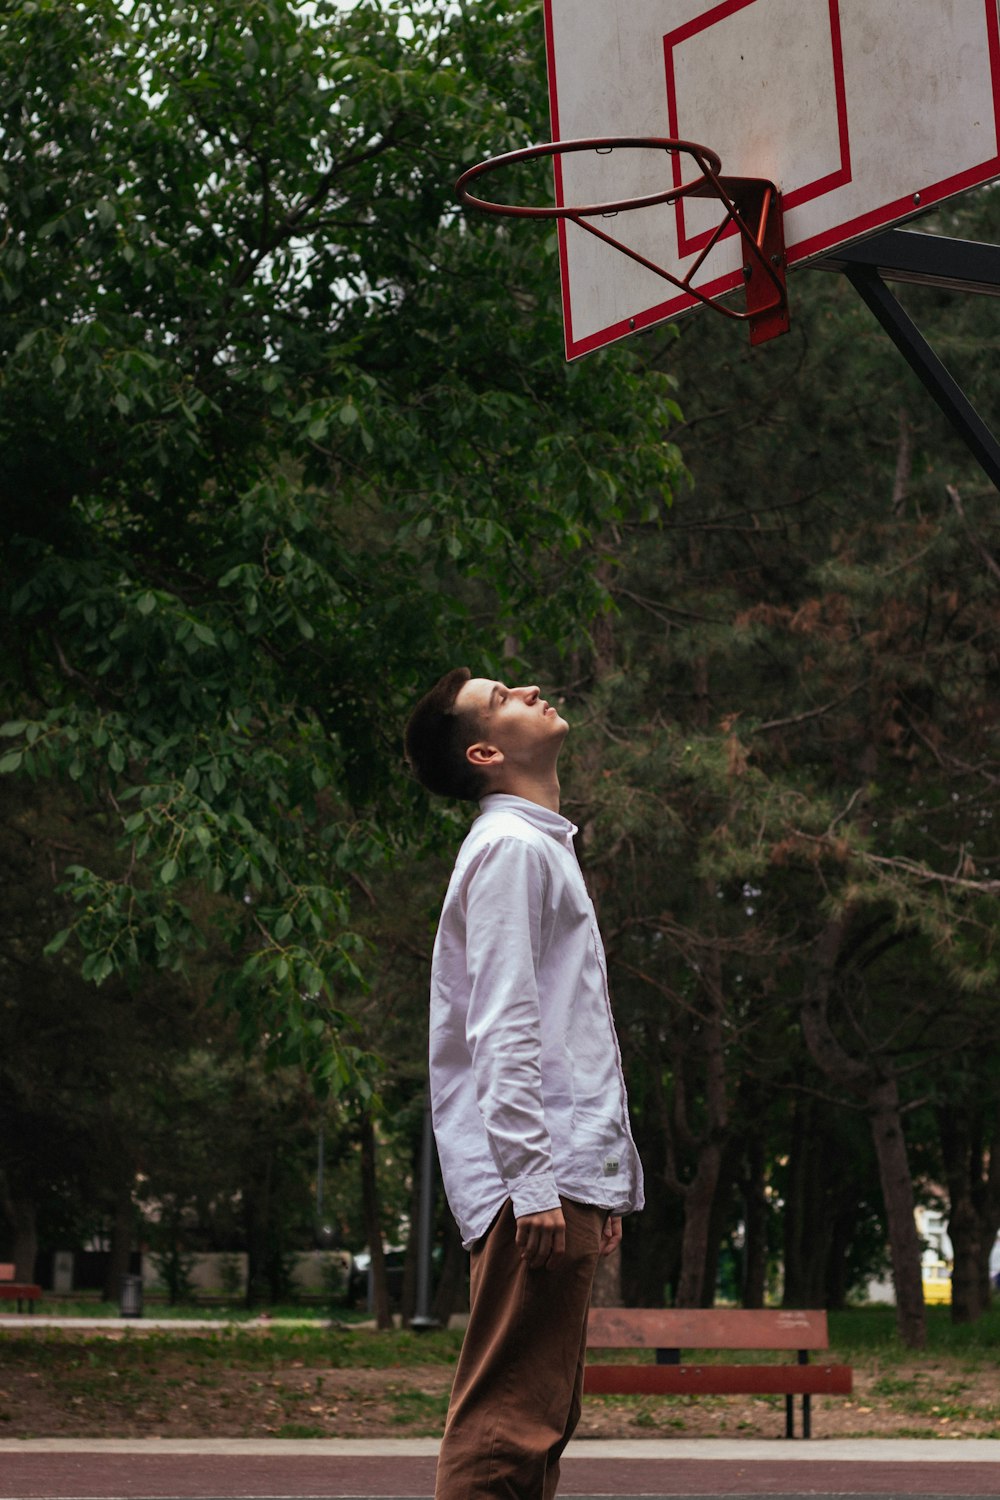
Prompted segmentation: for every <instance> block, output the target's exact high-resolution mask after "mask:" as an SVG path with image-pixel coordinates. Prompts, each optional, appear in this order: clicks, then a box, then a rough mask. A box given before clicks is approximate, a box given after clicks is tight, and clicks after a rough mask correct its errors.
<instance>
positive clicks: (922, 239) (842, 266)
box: [814, 229, 1000, 489]
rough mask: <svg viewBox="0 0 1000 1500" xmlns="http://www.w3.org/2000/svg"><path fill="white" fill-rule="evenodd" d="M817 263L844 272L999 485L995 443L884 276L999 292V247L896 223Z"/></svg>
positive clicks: (998, 446)
mask: <svg viewBox="0 0 1000 1500" xmlns="http://www.w3.org/2000/svg"><path fill="white" fill-rule="evenodd" d="M814 265H816V266H817V267H818V269H820V270H828V271H843V273H844V275H845V276H846V277H847V279H848V281H849V282H850V283H851V285H852V286H853V287H854V289H855V291H856V292H857V293H858V294H859V296H860V297H862V298H863V300H864V302H865V303H866V304H867V306H868V307H869V308H870V309H871V311H872V312H873V313H874V314H875V317H876V318H877V319H878V321H879V322H880V323H881V325H882V327H883V328H884V330H885V332H886V333H887V334H888V335H889V337H890V338H891V339H892V341H893V343H894V344H895V345H896V348H897V349H898V350H899V352H900V353H901V354H902V356H903V358H904V359H905V360H906V362H907V364H908V365H909V366H910V368H911V370H913V372H914V374H916V375H917V376H919V378H920V380H921V381H922V382H923V384H924V386H925V387H926V389H927V390H928V392H929V393H930V395H931V396H933V398H934V400H935V401H936V402H937V404H938V406H939V407H940V408H941V410H942V411H943V412H944V414H945V416H946V417H947V418H948V420H949V422H950V423H951V425H952V427H953V428H954V429H955V431H956V432H957V433H958V435H959V436H960V437H961V438H962V439H963V440H964V442H965V443H966V445H967V447H968V448H969V451H970V452H971V453H972V455H973V457H974V458H975V459H976V461H977V463H979V464H980V465H981V467H982V469H983V470H984V472H985V473H986V475H987V476H988V477H989V479H990V481H991V483H992V484H994V485H995V486H996V487H997V489H1000V442H998V441H997V439H996V437H995V435H994V434H993V432H992V431H991V430H990V428H989V427H988V426H987V425H986V423H985V422H984V421H983V419H982V417H981V416H980V415H979V413H978V412H977V411H976V409H975V407H974V406H973V405H972V402H971V401H970V400H969V398H968V396H967V395H966V394H965V392H964V391H963V390H962V388H961V386H960V385H959V384H958V382H957V381H956V380H955V379H954V377H953V376H952V375H951V374H950V373H949V371H948V370H947V368H946V367H945V365H944V364H943V363H942V361H941V360H940V359H939V358H938V356H937V355H936V354H935V352H934V350H933V349H932V348H931V346H930V344H929V343H928V342H927V340H926V339H925V338H924V336H923V334H922V333H921V332H920V329H919V328H918V327H917V325H916V324H915V323H914V321H913V319H912V318H911V317H910V315H909V313H907V312H906V310H905V309H904V308H903V307H902V306H901V305H900V303H899V302H898V301H897V299H896V298H895V297H894V296H893V294H892V292H891V291H890V290H889V288H888V287H887V286H886V284H885V282H884V281H883V279H882V278H883V276H885V277H888V278H889V279H890V280H894V281H909V282H916V283H919V284H921V285H924V286H945V287H951V288H954V289H955V290H963V291H974V292H984V293H987V294H990V295H994V296H998V295H1000V246H997V245H981V244H976V243H974V242H972V241H968V240H954V239H949V238H947V237H946V236H944V235H934V234H916V233H913V232H912V231H907V230H899V229H894V230H889V231H888V232H887V233H885V234H881V235H876V236H874V238H872V239H870V240H865V241H864V242H863V243H861V244H859V245H848V246H846V247H844V248H842V249H840V250H837V251H835V252H833V253H832V254H831V255H830V256H828V257H826V258H824V259H823V260H821V261H816V262H814Z"/></svg>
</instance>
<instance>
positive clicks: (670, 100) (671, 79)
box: [663, 0, 851, 257]
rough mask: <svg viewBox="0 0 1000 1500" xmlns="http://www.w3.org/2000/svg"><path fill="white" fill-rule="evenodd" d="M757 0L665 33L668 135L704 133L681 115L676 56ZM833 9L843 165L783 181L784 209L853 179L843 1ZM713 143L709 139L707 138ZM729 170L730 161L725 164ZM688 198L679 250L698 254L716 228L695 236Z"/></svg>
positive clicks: (736, 0)
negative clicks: (688, 221)
mask: <svg viewBox="0 0 1000 1500" xmlns="http://www.w3.org/2000/svg"><path fill="white" fill-rule="evenodd" d="M756 4H757V0H722V3H721V4H720V5H717V6H716V7H715V9H714V10H710V11H708V12H707V13H706V14H705V15H703V16H699V17H698V18H696V19H695V20H693V21H688V22H687V24H686V25H684V26H678V27H677V29H676V30H675V31H670V32H668V33H667V35H666V36H665V37H664V38H663V60H664V66H665V69H666V82H667V117H668V120H669V129H668V131H667V134H668V135H671V136H673V137H675V138H678V137H683V138H685V139H690V138H691V137H692V135H693V136H696V137H697V136H698V131H697V130H691V129H689V128H688V126H687V124H686V122H684V121H682V120H680V119H679V117H678V109H677V81H676V74H675V69H674V55H675V53H676V51H677V49H678V47H682V46H683V44H684V43H685V42H687V41H690V39H691V38H692V37H693V36H698V35H699V34H700V33H701V32H703V31H708V30H709V29H710V28H711V27H713V26H717V25H718V24H719V23H720V22H721V21H725V20H728V18H729V17H730V16H733V15H736V13H737V12H738V11H741V10H745V9H746V8H747V6H748V5H756ZM829 11H830V72H831V74H832V77H833V89H834V96H835V98H836V108H837V134H838V137H839V141H840V166H839V167H837V168H836V169H835V170H834V171H832V172H828V173H827V174H826V176H825V177H818V178H816V179H815V181H813V182H805V183H802V184H801V185H800V186H799V187H795V188H792V189H791V190H790V191H786V190H785V189H784V187H783V185H782V184H781V183H780V182H779V183H778V184H777V186H778V188H779V189H780V190H781V202H782V211H783V212H786V213H787V211H788V210H789V209H790V208H795V207H797V205H798V204H800V203H808V202H809V201H810V199H812V198H819V197H821V196H822V195H823V194H824V193H829V192H831V191H832V190H833V189H834V188H839V187H843V186H844V184H845V183H847V182H850V180H851V145H850V138H849V136H848V131H847V91H846V89H845V87H844V50H843V45H842V42H841V37H840V0H829ZM706 144H707V143H706ZM673 167H674V186H675V187H680V185H681V182H682V180H683V178H682V173H681V163H680V158H679V157H677V156H675V157H674V158H673ZM723 169H725V163H723ZM684 206H685V205H684V200H683V199H680V200H679V201H678V202H677V203H675V204H674V212H675V214H676V215H677V251H678V254H679V255H680V256H682V257H683V256H686V255H697V253H698V251H699V250H703V249H704V248H705V246H706V245H707V244H708V242H709V240H710V239H711V238H712V231H711V230H708V229H706V230H705V231H704V232H703V233H701V234H692V235H689V234H688V232H687V229H686V227H685V223H684ZM736 232H737V231H736V225H735V224H730V225H729V227H728V229H727V230H726V232H725V234H724V235H723V236H722V238H723V239H725V238H726V237H727V236H728V235H731V234H735V233H736Z"/></svg>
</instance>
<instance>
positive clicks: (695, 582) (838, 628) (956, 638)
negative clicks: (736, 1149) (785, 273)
mask: <svg viewBox="0 0 1000 1500" xmlns="http://www.w3.org/2000/svg"><path fill="white" fill-rule="evenodd" d="M994 196H995V195H994ZM984 204H985V207H986V209H988V210H989V212H991V213H993V214H994V216H995V213H996V207H995V204H993V203H992V200H991V199H990V195H988V194H987V195H982V196H981V197H980V198H979V199H978V200H977V201H976V203H975V204H973V206H972V209H971V210H970V212H974V213H978V212H980V211H982V210H983V206H984ZM795 296H796V301H795V309H794V314H795V315H794V318H793V329H792V334H791V335H790V336H789V338H788V339H787V340H783V341H780V343H779V344H776V345H775V346H774V348H773V350H768V351H764V353H763V354H761V352H759V351H758V352H757V353H754V354H753V355H751V354H750V352H749V351H748V350H747V349H746V347H745V345H744V344H743V343H742V341H739V342H737V340H736V339H735V338H734V337H733V335H732V332H731V330H729V329H728V328H726V327H724V326H722V325H719V326H716V325H715V324H713V323H712V322H711V321H710V320H705V319H704V318H702V319H701V320H700V321H695V320H692V321H691V322H690V324H689V325H685V328H684V331H683V333H682V337H681V339H680V341H679V343H669V342H668V343H664V344H662V345H661V344H660V343H659V342H658V339H657V337H656V336H655V335H654V336H651V337H650V338H649V339H648V340H647V349H648V354H649V358H650V360H651V362H653V363H654V364H655V365H656V366H657V367H658V368H662V369H664V370H666V371H668V372H669V373H670V374H671V375H673V376H674V377H675V378H676V379H677V381H678V385H679V389H680V390H681V391H682V393H683V399H684V415H685V425H684V426H682V427H681V428H679V429H678V430H677V431H678V437H679V441H681V442H682V444H683V445H684V452H685V458H686V459H687V461H688V462H689V464H690V468H691V471H692V474H693V477H694V481H695V486H694V490H693V492H692V493H691V494H690V495H689V494H686V493H685V494H683V495H681V496H679V497H678V501H677V503H676V504H675V506H674V508H673V510H672V511H671V512H670V514H669V515H668V516H667V517H665V518H664V520H663V522H662V526H661V527H660V528H657V527H656V526H654V525H650V524H643V523H641V522H639V523H636V521H635V520H630V521H628V522H626V523H624V524H622V525H621V526H619V527H618V528H617V542H616V546H615V548H614V550H613V557H614V570H613V572H612V575H611V580H612V581H611V585H610V586H611V589H612V593H613V594H614V597H615V599H616V603H617V605H618V609H619V617H618V620H617V621H616V626H615V631H614V651H613V653H612V654H611V655H610V656H609V654H608V653H607V651H604V652H603V653H602V654H601V661H600V666H599V667H598V666H597V665H596V663H597V660H598V653H596V652H595V654H594V658H593V663H591V662H587V663H585V664H584V665H582V666H581V669H580V670H579V671H578V674H577V680H578V681H580V680H581V679H582V680H583V683H584V686H585V689H586V693H587V703H588V709H589V718H590V726H591V729H590V732H591V733H592V734H593V735H594V736H596V737H597V740H598V744H599V749H598V750H597V751H596V753H595V752H594V751H593V750H588V751H587V752H586V753H585V755H584V757H583V758H582V764H583V765H584V766H585V767H586V768H590V767H599V768H600V769H599V770H597V771H592V770H589V769H588V771H587V774H586V775H582V776H581V777H580V778H579V780H574V781H573V783H572V786H571V788H570V790H571V795H572V797H573V799H574V816H575V817H576V818H577V820H578V821H580V822H582V823H585V824H587V825H588V827H589V829H590V835H589V845H588V858H589V860H590V862H591V866H592V867H596V868H598V869H601V870H603V871H604V872H605V873H604V874H603V876H602V877H601V879H602V890H603V892H604V894H603V897H602V900H603V906H602V917H603V920H604V922H605V927H606V930H607V931H608V932H609V935H610V937H611V941H610V943H609V956H610V960H611V966H612V971H613V974H614V978H615V988H616V994H617V995H618V996H619V1003H620V1004H621V1003H622V1002H624V1006H625V1008H626V1013H627V1014H628V1016H629V1018H630V1023H627V1024H626V1026H625V1028H624V1031H625V1036H626V1037H628V1036H629V1032H630V1025H634V1030H635V1036H636V1038H637V1040H636V1041H635V1043H634V1044H633V1046H632V1051H631V1057H632V1060H633V1061H632V1065H633V1067H634V1068H635V1069H636V1070H637V1071H639V1073H640V1075H641V1076H642V1077H643V1082H642V1084H641V1086H640V1099H641V1107H642V1110H643V1114H644V1115H645V1113H646V1111H647V1110H648V1108H649V1102H650V1100H651V1099H656V1098H659V1099H661V1100H662V1101H663V1104H662V1108H661V1110H660V1114H659V1119H660V1122H661V1123H660V1125H659V1127H658V1133H659V1135H660V1136H661V1138H662V1139H663V1140H664V1141H665V1142H666V1145H665V1148H664V1149H663V1150H662V1151H660V1152H658V1153H657V1155H656V1156H654V1158H653V1159H654V1161H657V1160H659V1161H662V1162H665V1163H666V1164H667V1172H666V1176H665V1178H664V1182H665V1184H669V1185H673V1181H674V1179H676V1186H673V1190H674V1191H675V1192H677V1191H679V1196H680V1197H681V1199H682V1201H683V1205H684V1213H685V1237H686V1238H688V1239H689V1240H690V1241H692V1244H694V1242H695V1241H696V1242H697V1246H696V1248H693V1249H692V1258H691V1260H690V1262H689V1267H688V1268H685V1269H682V1270H681V1271H680V1272H679V1278H680V1280H679V1286H680V1285H683V1287H684V1292H683V1295H684V1296H685V1298H686V1299H689V1300H694V1299H695V1298H697V1297H699V1296H702V1295H706V1289H705V1287H704V1277H705V1274H706V1268H707V1267H708V1266H709V1265H710V1264H711V1260H712V1254H711V1251H710V1250H707V1253H706V1247H708V1246H709V1244H710V1241H711V1239H712V1236H713V1234H714V1233H715V1230H714V1229H713V1228H712V1223H711V1214H712V1211H713V1210H712V1207H711V1203H712V1202H714V1201H715V1200H714V1197H711V1198H710V1195H709V1194H708V1193H702V1192H699V1191H698V1184H699V1181H700V1180H703V1179H704V1178H705V1177H706V1176H707V1177H708V1178H714V1180H715V1183H716V1188H717V1189H718V1190H719V1191H721V1192H723V1193H724V1194H728V1193H729V1191H730V1189H729V1186H728V1184H727V1183H726V1182H725V1175H726V1171H727V1170H728V1168H726V1167H724V1163H725V1161H726V1153H727V1150H728V1149H729V1148H730V1144H731V1143H732V1142H734V1140H735V1141H738V1139H739V1128H738V1127H736V1126H735V1124H734V1122H735V1121H736V1120H737V1119H738V1115H737V1114H736V1109H735V1105H736V1100H737V1098H738V1094H739V1087H740V1084H741V1081H742V1080H743V1079H744V1078H745V1077H746V1076H747V1074H748V1073H749V1074H750V1075H751V1076H752V1077H753V1078H755V1079H757V1080H758V1081H759V1082H760V1083H761V1084H763V1085H764V1086H765V1087H781V1088H798V1087H800V1086H801V1079H802V1075H803V1074H805V1075H806V1076H811V1077H812V1079H813V1086H814V1087H816V1086H817V1080H816V1073H815V1071H814V1070H815V1068H816V1067H818V1068H819V1069H820V1072H821V1073H822V1074H823V1075H825V1076H824V1077H822V1078H821V1080H819V1081H818V1087H819V1089H820V1090H825V1091H826V1092H828V1093H829V1094H831V1095H834V1096H835V1097H840V1098H841V1099H843V1100H844V1102H845V1104H846V1103H856V1104H860V1106H861V1109H862V1111H863V1112H864V1115H865V1117H866V1119H867V1121H868V1127H869V1130H870V1132H871V1138H872V1143H873V1149H874V1152H875V1159H876V1160H877V1161H878V1163H879V1170H880V1176H881V1188H880V1189H879V1188H878V1187H876V1188H875V1192H876V1193H877V1194H878V1196H879V1197H880V1198H881V1200H882V1209H883V1212H884V1213H885V1214H886V1216H887V1220H888V1224H889V1231H890V1240H891V1242H892V1245H893V1249H894V1255H895V1259H896V1279H897V1293H898V1298H899V1315H900V1321H901V1328H902V1331H903V1333H904V1336H905V1337H906V1338H907V1340H908V1341H910V1342H913V1343H919V1342H920V1339H921V1336H922V1318H923V1314H922V1297H921V1289H920V1266H919V1243H918V1241H917V1238H916V1234H915V1231H914V1226H913V1212H912V1210H913V1202H914V1188H913V1177H914V1172H913V1169H912V1164H911V1162H910V1160H909V1156H908V1150H907V1147H908V1142H907V1128H908V1125H907V1122H908V1121H910V1120H911V1119H912V1117H913V1111H914V1107H915V1105H916V1104H917V1103H918V1102H919V1098H920V1093H921V1090H923V1089H924V1088H925V1087H926V1085H927V1068H928V1065H929V1057H930V1054H931V1052H932V1050H933V1049H934V1048H935V1047H936V1048H937V1050H938V1053H939V1054H940V1050H941V1037H942V1035H946V1036H947V1037H948V1042H949V1045H952V1044H953V1045H954V1046H955V1048H956V1051H957V1050H958V1049H959V1048H960V1047H963V1046H967V1045H968V1043H969V1039H970V1037H971V1036H972V1035H973V1034H982V1033H981V1032H977V1031H976V1028H977V1027H979V1026H980V1024H981V1022H980V1020H977V1017H976V1010H977V1006H978V1004H979V1003H980V1002H978V1001H976V1000H975V998H974V997H976V996H977V995H978V996H980V997H982V998H983V999H985V997H986V996H989V995H992V993H993V991H994V989H995V972H996V954H995V934H996V899H997V895H998V892H1000V885H998V882H997V878H996V871H995V861H994V859H993V851H992V849H991V844H990V840H989V835H988V833H987V832H986V830H988V829H989V827H990V826H991V824H992V821H993V820H994V818H995V816H996V784H997V783H996V708H995V703H996V698H995V674H996V643H997V628H998V619H997V608H996V587H995V570H994V569H993V568H992V567H991V563H990V560H991V558H992V555H993V552H994V551H995V546H996V531H995V527H996V519H995V497H994V496H992V495H990V494H987V493H985V492H984V491H983V489H982V487H981V485H977V480H976V476H975V471H974V469H973V467H972V465H971V461H970V460H969V459H968V457H967V456H966V455H964V454H963V453H962V451H961V449H960V447H959V445H958V444H957V442H956V441H955V439H954V438H953V437H950V436H949V435H948V434H947V433H945V432H944V431H943V430H942V425H941V423H939V422H938V421H937V418H936V416H935V415H934V414H933V413H930V414H927V413H926V411H925V407H926V403H925V402H923V404H922V405H921V406H920V407H919V415H917V414H913V415H910V416H908V418H907V423H906V442H905V443H904V444H903V445H902V447H901V445H900V420H899V411H900V408H901V406H903V405H906V407H907V410H908V412H911V413H916V412H917V405H916V403H917V402H918V401H921V400H922V393H920V392H916V393H915V392H914V389H913V386H914V383H913V381H912V378H911V377H910V376H909V374H908V372H907V371H906V370H905V367H904V366H902V364H901V363H899V362H898V357H897V355H896V353H895V351H894V350H892V349H891V347H889V346H887V345H886V344H885V343H884V341H882V340H881V335H879V334H878V333H877V330H875V328H874V326H873V325H872V326H871V327H869V325H868V322H867V314H866V313H865V312H864V310H863V309H862V308H860V306H856V305H855V304H854V302H853V301H851V300H850V296H851V294H850V292H849V289H848V288H847V287H846V286H845V285H841V284H838V283H836V282H834V281H832V280H826V281H824V280H822V279H820V280H819V281H816V280H814V281H813V282H812V283H811V284H810V283H808V281H807V279H806V278H805V277H800V278H799V280H798V282H797V284H796V288H795ZM938 313H940V309H938ZM966 315H967V316H968V317H970V318H971V317H976V318H977V319H979V320H980V321H981V318H982V314H981V313H980V312H979V311H978V309H976V311H975V312H972V311H968V312H967V313H966ZM932 332H933V330H932ZM723 418H725V419H726V425H725V427H724V428H723V425H722V419H723ZM904 460H905V462H904ZM904 471H905V472H904ZM956 496H957V497H958V504H957V505H956ZM611 871H613V877H612V875H611V873H610V872H611ZM790 1023H792V1024H791V1025H790ZM796 1033H799V1034H798V1035H796ZM803 1041H804V1042H805V1043H806V1044H807V1047H808V1050H809V1054H810V1057H811V1062H810V1063H807V1064H806V1066H805V1068H803V1059H802V1053H801V1048H802V1043H803ZM796 1049H797V1050H796ZM782 1059H784V1060H785V1061H784V1066H783V1065H782ZM795 1068H797V1069H798V1072H799V1076H798V1077H796V1075H795V1072H794V1071H793V1069H795ZM650 1075H652V1082H651V1081H650ZM643 1128H644V1131H645V1129H646V1128H647V1126H646V1122H645V1119H644V1120H643ZM678 1142H683V1143H684V1152H685V1153H686V1154H685V1155H683V1156H682V1155H680V1154H679V1153H678V1150H677V1143H678ZM769 1149H770V1151H771V1152H772V1153H773V1154H774V1156H779V1155H781V1154H783V1152H784V1151H786V1150H787V1138H786V1139H785V1140H784V1141H782V1140H781V1139H780V1138H779V1139H774V1138H773V1137H772V1138H771V1141H770V1147H769ZM671 1153H673V1160H674V1161H676V1162H678V1163H679V1165H680V1171H679V1172H675V1171H674V1170H673V1168H672V1166H671V1165H670V1163H671ZM660 1170H662V1168H661V1169H660ZM870 1192H871V1189H870V1187H868V1186H867V1185H866V1194H869V1195H870ZM694 1205H697V1212H698V1217H699V1219H700V1224H699V1225H698V1226H697V1230H695V1228H694V1226H691V1225H690V1224H689V1223H688V1222H687V1216H688V1214H689V1213H690V1212H691V1211H692V1208H693V1207H694ZM715 1212H716V1215H718V1207H717V1205H716V1209H715ZM641 1232H644V1231H641ZM707 1294H708V1295H710V1294H711V1287H709V1288H708V1289H707Z"/></svg>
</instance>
